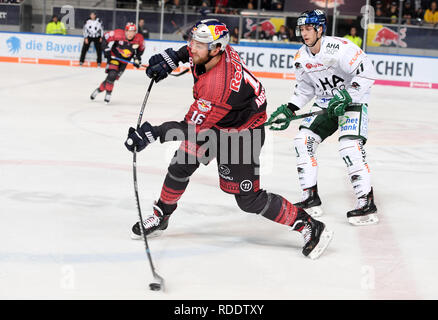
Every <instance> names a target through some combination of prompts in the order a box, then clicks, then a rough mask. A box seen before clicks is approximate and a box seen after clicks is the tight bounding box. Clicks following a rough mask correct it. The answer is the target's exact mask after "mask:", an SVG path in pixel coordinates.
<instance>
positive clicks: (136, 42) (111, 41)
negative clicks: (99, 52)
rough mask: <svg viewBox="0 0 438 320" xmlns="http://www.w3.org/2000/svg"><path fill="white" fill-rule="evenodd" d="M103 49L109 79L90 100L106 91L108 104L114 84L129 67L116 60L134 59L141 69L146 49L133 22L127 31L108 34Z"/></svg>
mask: <svg viewBox="0 0 438 320" xmlns="http://www.w3.org/2000/svg"><path fill="white" fill-rule="evenodd" d="M102 47H103V53H104V56H105V58H106V59H107V65H106V69H105V72H106V73H107V77H106V79H105V80H104V81H103V82H102V83H101V84H100V86H99V87H98V88H97V89H96V90H94V91H93V93H92V94H91V96H90V98H91V100H94V99H95V98H96V96H97V95H98V94H99V93H100V92H102V91H106V94H105V102H106V103H107V104H108V103H109V102H110V100H111V93H112V91H113V88H114V82H115V81H116V80H119V78H120V77H121V76H122V74H123V72H124V71H125V69H126V65H127V62H123V61H120V60H117V59H115V58H118V59H122V60H127V61H130V60H131V59H133V64H134V66H135V67H136V68H139V67H140V65H141V56H142V54H143V52H144V49H145V47H144V39H143V36H142V35H141V34H140V33H137V27H136V26H135V24H134V23H132V22H128V23H127V24H126V26H125V31H123V30H122V29H116V30H113V31H108V32H106V33H105V34H104V37H103V43H102Z"/></svg>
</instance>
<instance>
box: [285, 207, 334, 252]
mask: <svg viewBox="0 0 438 320" xmlns="http://www.w3.org/2000/svg"><path fill="white" fill-rule="evenodd" d="M292 229H293V230H295V231H298V232H300V233H301V234H302V235H303V238H304V247H303V254H304V255H305V256H306V257H309V258H310V259H317V258H318V257H319V256H320V255H321V254H322V253H323V252H324V250H325V249H326V248H327V246H328V245H329V244H330V241H331V240H332V238H333V231H330V230H328V229H327V227H326V226H325V224H324V223H322V222H320V221H318V220H315V219H313V218H312V217H311V216H310V215H308V214H307V213H306V212H304V211H303V210H302V209H298V215H297V219H296V220H295V223H294V225H293V226H292Z"/></svg>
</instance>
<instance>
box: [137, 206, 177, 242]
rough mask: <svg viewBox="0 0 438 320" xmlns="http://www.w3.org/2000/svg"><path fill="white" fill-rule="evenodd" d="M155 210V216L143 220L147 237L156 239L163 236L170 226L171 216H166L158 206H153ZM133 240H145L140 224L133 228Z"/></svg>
mask: <svg viewBox="0 0 438 320" xmlns="http://www.w3.org/2000/svg"><path fill="white" fill-rule="evenodd" d="M153 210H154V212H153V214H151V215H149V216H148V217H146V218H144V219H143V226H144V231H145V233H146V236H148V237H156V236H159V235H161V234H162V233H163V231H164V230H166V229H167V226H168V225H169V217H170V215H164V214H163V211H162V210H161V208H160V207H158V206H157V205H156V204H154V205H153ZM131 238H132V239H133V240H140V239H143V237H142V235H141V230H140V223H139V222H136V223H135V224H134V225H133V226H132V234H131Z"/></svg>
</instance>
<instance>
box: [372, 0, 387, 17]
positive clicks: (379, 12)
mask: <svg viewBox="0 0 438 320" xmlns="http://www.w3.org/2000/svg"><path fill="white" fill-rule="evenodd" d="M374 17H375V21H376V22H380V23H385V22H387V19H386V10H385V7H384V6H383V2H382V1H380V0H378V1H376V10H375V13H374Z"/></svg>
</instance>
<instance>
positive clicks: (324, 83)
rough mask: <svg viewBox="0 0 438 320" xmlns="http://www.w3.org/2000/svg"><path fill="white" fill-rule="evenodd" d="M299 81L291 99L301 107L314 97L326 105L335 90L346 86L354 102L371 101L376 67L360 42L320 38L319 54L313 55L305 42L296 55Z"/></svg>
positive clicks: (295, 64)
mask: <svg viewBox="0 0 438 320" xmlns="http://www.w3.org/2000/svg"><path fill="white" fill-rule="evenodd" d="M294 72H295V76H296V80H297V84H296V86H295V90H294V93H293V95H292V97H291V99H290V100H289V102H291V103H293V104H295V105H296V106H297V107H299V108H302V107H303V106H305V105H306V104H307V103H308V102H309V101H310V100H312V98H314V97H315V103H316V104H317V105H318V106H320V107H322V108H326V107H327V106H328V102H329V101H330V99H331V98H332V97H333V94H334V92H333V89H334V88H337V89H342V88H345V89H347V91H348V93H349V94H350V95H351V98H352V99H353V103H368V100H369V96H370V88H371V86H372V85H373V83H374V80H375V77H376V73H375V70H374V66H373V64H372V63H371V61H370V60H369V58H368V57H367V55H366V54H365V52H363V51H362V49H360V48H359V47H358V46H357V45H355V44H354V43H352V42H351V41H349V40H348V39H345V38H338V37H328V36H325V37H323V38H322V39H321V49H320V51H319V53H317V54H316V55H313V54H312V53H311V52H310V50H309V48H308V47H307V46H305V45H303V46H302V47H301V48H300V49H299V50H298V52H297V53H296V55H295V57H294Z"/></svg>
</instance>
